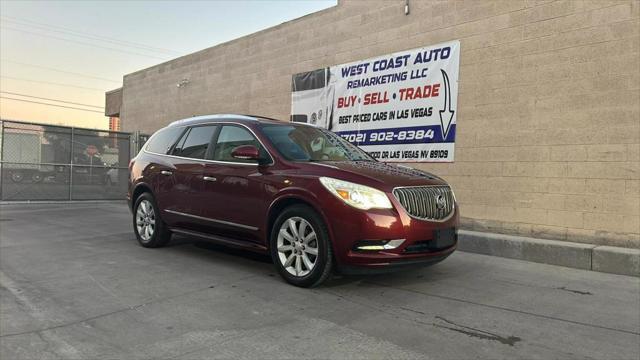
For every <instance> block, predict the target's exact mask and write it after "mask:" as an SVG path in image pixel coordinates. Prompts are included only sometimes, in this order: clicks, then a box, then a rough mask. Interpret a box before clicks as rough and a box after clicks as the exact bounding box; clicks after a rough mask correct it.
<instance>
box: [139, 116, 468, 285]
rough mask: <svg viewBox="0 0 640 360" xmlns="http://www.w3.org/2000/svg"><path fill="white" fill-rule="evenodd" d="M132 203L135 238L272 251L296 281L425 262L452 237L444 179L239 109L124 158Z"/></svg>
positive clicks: (183, 126) (196, 121)
mask: <svg viewBox="0 0 640 360" xmlns="http://www.w3.org/2000/svg"><path fill="white" fill-rule="evenodd" d="M130 170H131V171H130V172H131V175H130V180H129V182H130V184H129V191H128V196H127V197H128V200H129V206H130V208H131V211H132V213H133V229H134V231H135V234H136V237H137V238H138V241H139V242H140V244H142V246H144V247H159V246H162V245H164V244H166V243H167V242H168V241H169V238H170V237H171V234H172V233H176V234H184V235H189V236H196V237H199V238H203V239H208V240H212V241H215V242H218V243H221V244H224V245H228V246H233V247H237V248H242V249H246V250H250V251H255V252H260V253H270V254H271V257H272V259H273V262H274V263H275V265H276V267H277V269H278V271H279V273H280V274H281V275H282V277H284V278H285V279H286V280H287V281H288V282H290V283H291V284H293V285H297V286H303V287H310V286H315V285H318V284H320V283H321V282H323V281H324V280H326V279H327V277H328V276H329V275H330V273H331V271H332V270H333V269H334V268H335V269H336V270H338V271H340V272H342V273H354V272H377V271H381V270H387V269H397V268H405V267H407V266H412V265H425V264H434V263H436V262H439V261H441V260H443V259H444V258H446V257H447V256H449V255H450V254H451V253H452V252H453V251H454V249H455V247H456V244H457V231H456V227H457V225H458V218H459V214H458V207H457V206H456V200H455V196H454V194H453V191H452V190H451V188H450V187H449V185H447V183H446V182H445V181H443V180H442V179H440V178H438V177H437V176H434V175H431V174H429V173H426V172H423V171H419V170H414V169H411V168H408V167H404V166H399V165H390V164H385V163H381V162H377V161H376V160H374V159H373V158H371V157H370V156H369V155H367V153H365V152H364V151H362V150H361V149H359V148H358V147H356V146H354V145H352V144H350V143H349V142H347V141H346V140H344V139H343V138H341V137H340V136H338V135H336V134H334V133H332V132H330V131H327V130H324V129H320V128H317V127H313V126H310V125H305V124H296V123H286V122H281V121H277V120H273V119H267V118H262V117H254V116H244V115H210V116H200V117H194V118H190V119H185V120H180V121H176V122H174V123H172V124H170V125H169V126H167V127H165V128H163V129H161V130H159V131H158V132H156V133H155V134H154V135H153V136H152V137H151V138H150V139H149V141H148V142H147V143H146V144H145V146H144V148H143V149H142V150H141V151H140V153H139V154H138V155H137V156H136V157H135V158H134V159H133V160H132V161H131V164H130Z"/></svg>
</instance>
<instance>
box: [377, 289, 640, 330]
mask: <svg viewBox="0 0 640 360" xmlns="http://www.w3.org/2000/svg"><path fill="white" fill-rule="evenodd" d="M366 282H367V283H368V284H371V285H375V286H381V287H386V288H394V289H397V290H400V291H406V292H409V293H414V294H420V295H423V296H430V297H434V298H438V299H444V300H449V301H455V302H461V303H465V304H471V305H476V306H481V307H486V308H490V309H496V310H501V311H508V312H512V313H516V314H522V315H528V316H534V317H537V318H541V319H548V320H554V321H560V322H565V323H569V324H575V325H582V326H588V327H592V328H598V329H603V330H609V331H615V332H619V333H625V334H631V335H640V332H638V331H633V330H625V329H616V328H612V327H609V326H602V325H598V324H590V323H586V322H583V321H576V320H570V319H563V318H559V317H556V316H550V315H544V314H537V313H533V312H529V311H523V310H517V309H512V308H508V307H505V306H499V305H491V304H483V303H480V302H477V301H471V300H466V299H460V298H457V297H453V296H446V295H439V294H432V293H427V292H424V291H418V290H414V289H407V288H404V287H393V286H391V285H386V284H383V283H378V282H374V281H370V280H367V281H366Z"/></svg>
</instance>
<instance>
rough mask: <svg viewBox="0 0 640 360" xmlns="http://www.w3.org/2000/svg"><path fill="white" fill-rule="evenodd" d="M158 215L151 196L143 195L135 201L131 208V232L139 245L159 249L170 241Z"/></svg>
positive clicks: (168, 232)
mask: <svg viewBox="0 0 640 360" xmlns="http://www.w3.org/2000/svg"><path fill="white" fill-rule="evenodd" d="M159 214H160V211H159V210H158V206H157V205H156V201H155V199H154V198H153V195H151V194H149V193H144V194H142V195H140V196H139V197H138V199H136V203H135V206H134V208H133V231H134V232H135V234H136V238H137V239H138V242H139V243H140V245H142V246H144V247H148V248H155V247H161V246H164V245H166V244H167V243H168V242H169V240H170V239H171V232H170V231H169V229H167V226H166V224H165V223H164V222H163V221H162V219H161V218H160V215H159Z"/></svg>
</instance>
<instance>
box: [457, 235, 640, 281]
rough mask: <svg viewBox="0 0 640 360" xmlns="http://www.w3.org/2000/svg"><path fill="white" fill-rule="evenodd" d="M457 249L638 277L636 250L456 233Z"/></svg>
mask: <svg viewBox="0 0 640 360" xmlns="http://www.w3.org/2000/svg"><path fill="white" fill-rule="evenodd" d="M458 250H460V251H464V252H471V253H477V254H484V255H492V256H499V257H505V258H510V259H518V260H525V261H531V262H537V263H544V264H550V265H558V266H565V267H570V268H575V269H583V270H593V271H599V272H605V273H610V274H619V275H630V276H638V277H640V249H630V248H621V247H614V246H599V245H592V244H581V243H574V242H567V241H556V240H542V239H535V238H528V237H523V236H515V235H505V234H495V233H485V232H477V231H469V230H459V231H458Z"/></svg>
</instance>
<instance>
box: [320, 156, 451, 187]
mask: <svg viewBox="0 0 640 360" xmlns="http://www.w3.org/2000/svg"><path fill="white" fill-rule="evenodd" d="M315 164H318V165H322V166H328V167H331V168H334V169H336V170H339V171H340V172H341V173H346V174H345V175H347V177H342V180H347V181H353V180H350V179H354V178H357V177H364V178H366V179H367V180H368V181H367V182H370V183H371V184H372V185H373V184H375V185H377V186H378V187H384V188H387V189H392V188H394V187H398V186H418V185H445V184H446V182H445V181H444V180H442V179H441V178H439V177H437V176H435V175H433V174H430V173H428V172H426V171H422V170H418V169H413V168H411V167H408V166H404V165H395V164H386V163H383V162H376V161H323V162H321V163H315ZM364 185H366V184H364Z"/></svg>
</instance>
